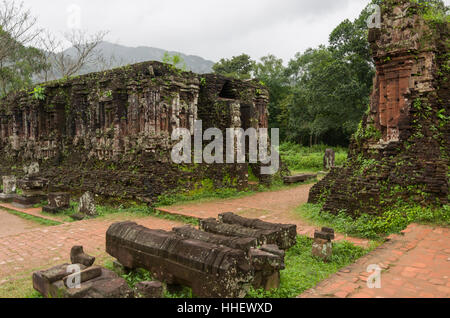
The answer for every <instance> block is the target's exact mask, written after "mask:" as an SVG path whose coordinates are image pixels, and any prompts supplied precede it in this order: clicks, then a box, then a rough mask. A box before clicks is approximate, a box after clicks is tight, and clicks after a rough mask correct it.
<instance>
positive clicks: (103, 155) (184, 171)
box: [0, 62, 268, 201]
mask: <svg viewBox="0 0 450 318" xmlns="http://www.w3.org/2000/svg"><path fill="white" fill-rule="evenodd" d="M41 86H42V87H43V88H44V94H43V95H44V96H40V98H42V99H40V98H36V97H35V96H34V95H33V93H30V92H27V91H21V92H17V93H12V94H10V95H8V96H7V97H6V98H4V99H2V100H0V161H1V162H2V165H1V166H0V175H15V176H17V177H21V176H22V175H23V171H22V166H23V165H25V164H28V163H30V162H32V161H38V162H39V163H40V167H41V169H40V170H41V172H40V176H42V177H45V178H46V179H48V180H49V181H50V183H49V185H50V187H51V188H50V191H54V192H57V191H67V190H70V191H71V192H74V193H76V194H80V193H82V192H85V191H91V192H93V193H95V194H100V195H103V196H112V197H118V196H120V197H121V198H130V199H141V200H143V201H151V200H152V199H153V198H155V197H156V196H159V195H160V194H161V193H164V192H166V191H168V190H173V191H175V190H177V189H179V188H182V189H191V188H193V187H194V186H195V185H198V184H199V182H200V181H201V180H203V179H206V178H210V179H211V180H214V186H217V187H220V186H223V185H225V184H226V185H228V186H238V187H244V186H246V185H247V179H248V177H247V173H248V166H247V165H238V164H236V165H225V164H223V165H214V166H203V165H198V166H194V165H189V166H186V167H182V166H180V165H175V164H173V163H172V161H171V158H170V154H171V149H172V145H173V143H172V142H171V141H170V136H171V133H172V132H173V130H174V129H176V128H187V129H189V130H191V132H192V133H193V125H194V121H195V120H203V129H204V130H205V129H207V128H209V127H217V128H219V129H221V130H224V129H225V128H229V127H243V128H249V127H254V128H258V127H267V126H268V122H267V120H268V114H267V103H268V93H267V90H266V89H265V88H264V87H262V86H260V85H259V84H258V83H257V82H256V81H250V82H247V81H246V82H244V81H239V80H234V79H229V78H225V77H222V76H216V75H197V74H193V73H188V72H179V71H177V70H174V69H173V68H171V67H170V66H168V65H164V64H162V63H158V62H146V63H140V64H136V65H131V66H126V67H123V68H119V69H115V70H111V71H107V72H101V73H92V74H87V75H84V76H79V77H76V78H72V79H68V80H60V81H54V82H50V83H45V84H42V85H41Z"/></svg>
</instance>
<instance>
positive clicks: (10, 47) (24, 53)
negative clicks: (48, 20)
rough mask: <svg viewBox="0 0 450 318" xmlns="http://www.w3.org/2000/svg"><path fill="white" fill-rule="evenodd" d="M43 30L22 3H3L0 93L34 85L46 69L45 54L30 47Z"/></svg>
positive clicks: (0, 31)
mask: <svg viewBox="0 0 450 318" xmlns="http://www.w3.org/2000/svg"><path fill="white" fill-rule="evenodd" d="M40 31H41V30H40V29H38V28H37V27H36V18H34V17H33V16H32V15H31V12H30V11H29V10H27V9H25V7H24V5H23V3H22V2H16V1H14V0H12V1H6V0H4V1H2V2H1V3H0V94H1V95H5V94H7V93H8V92H9V91H11V90H15V89H20V88H23V87H26V86H29V85H31V83H32V75H33V74H35V73H36V72H39V71H40V70H42V69H43V68H44V65H43V64H42V63H41V58H42V53H41V52H40V51H39V50H37V49H35V48H33V47H31V45H32V44H33V43H34V41H35V40H36V38H37V36H38V35H39V32H40Z"/></svg>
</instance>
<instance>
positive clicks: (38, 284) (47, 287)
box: [33, 264, 86, 297]
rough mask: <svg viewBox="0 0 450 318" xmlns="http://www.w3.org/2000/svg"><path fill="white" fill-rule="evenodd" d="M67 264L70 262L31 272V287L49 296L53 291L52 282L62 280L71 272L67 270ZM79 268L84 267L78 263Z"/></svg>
mask: <svg viewBox="0 0 450 318" xmlns="http://www.w3.org/2000/svg"><path fill="white" fill-rule="evenodd" d="M69 266H70V264H62V265H58V266H55V267H52V268H50V269H48V270H44V271H38V272H35V273H33V288H34V289H35V290H37V291H38V292H40V293H41V295H42V296H44V297H51V296H52V293H53V292H54V288H53V287H52V284H53V283H55V282H57V281H62V280H63V279H64V278H65V277H67V276H69V275H70V274H71V273H72V272H71V271H69V270H68V267H69ZM79 268H80V270H83V269H85V268H86V267H85V266H84V265H81V264H80V267H79Z"/></svg>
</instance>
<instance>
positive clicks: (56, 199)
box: [42, 192, 70, 214]
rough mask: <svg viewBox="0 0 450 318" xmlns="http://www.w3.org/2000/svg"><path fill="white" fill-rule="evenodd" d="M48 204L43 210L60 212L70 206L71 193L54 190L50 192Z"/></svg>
mask: <svg viewBox="0 0 450 318" xmlns="http://www.w3.org/2000/svg"><path fill="white" fill-rule="evenodd" d="M47 198H48V205H47V206H44V207H43V208H42V211H44V212H47V213H53V214H56V213H59V212H61V211H64V210H67V209H68V208H70V194H69V193H67V192H53V193H49V194H48V196H47Z"/></svg>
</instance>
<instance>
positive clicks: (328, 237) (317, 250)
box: [312, 227, 334, 262]
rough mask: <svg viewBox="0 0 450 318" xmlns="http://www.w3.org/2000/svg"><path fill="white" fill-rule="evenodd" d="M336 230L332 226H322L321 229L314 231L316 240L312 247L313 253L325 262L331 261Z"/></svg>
mask: <svg viewBox="0 0 450 318" xmlns="http://www.w3.org/2000/svg"><path fill="white" fill-rule="evenodd" d="M332 240H334V230H333V229H330V228H325V227H324V228H322V230H321V231H316V232H315V233H314V242H313V247H312V255H313V256H315V257H318V258H320V259H322V260H323V261H324V262H329V261H331V256H332V255H333V243H332V242H331V241H332Z"/></svg>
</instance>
